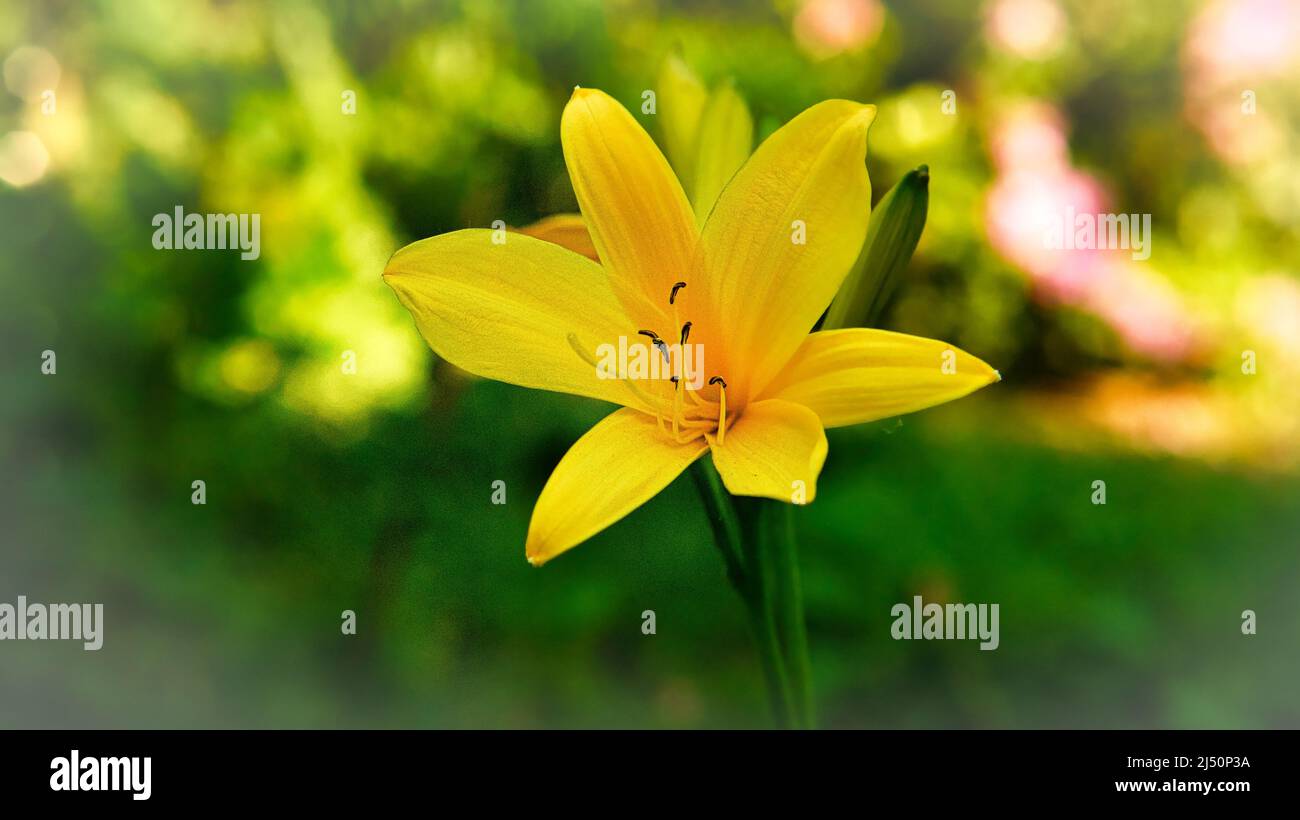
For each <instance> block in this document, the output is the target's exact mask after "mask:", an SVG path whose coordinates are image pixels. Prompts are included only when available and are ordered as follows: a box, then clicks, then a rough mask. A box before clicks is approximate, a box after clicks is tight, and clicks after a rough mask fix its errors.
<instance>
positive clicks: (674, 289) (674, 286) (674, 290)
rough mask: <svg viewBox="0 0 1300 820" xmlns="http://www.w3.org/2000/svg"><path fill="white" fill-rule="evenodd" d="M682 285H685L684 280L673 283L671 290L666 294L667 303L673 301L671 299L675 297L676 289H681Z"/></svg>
mask: <svg viewBox="0 0 1300 820" xmlns="http://www.w3.org/2000/svg"><path fill="white" fill-rule="evenodd" d="M684 287H686V283H685V282H677V283H676V284H674V285H673V292H672V293H670V294H668V304H670V305H671V304H672V303H673V300H674V299H676V298H677V291H679V290H681V289H682V288H684Z"/></svg>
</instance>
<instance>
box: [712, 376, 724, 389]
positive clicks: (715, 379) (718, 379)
mask: <svg viewBox="0 0 1300 820" xmlns="http://www.w3.org/2000/svg"><path fill="white" fill-rule="evenodd" d="M709 384H720V385H722V389H723V390H726V389H727V382H726V380H724V379H723V378H722V377H721V376H714V377H713V378H711V379H709Z"/></svg>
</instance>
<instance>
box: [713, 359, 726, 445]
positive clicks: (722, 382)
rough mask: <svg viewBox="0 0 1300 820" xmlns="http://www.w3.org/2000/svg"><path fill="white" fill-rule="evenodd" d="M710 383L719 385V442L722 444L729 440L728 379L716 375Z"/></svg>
mask: <svg viewBox="0 0 1300 820" xmlns="http://www.w3.org/2000/svg"><path fill="white" fill-rule="evenodd" d="M709 384H716V385H718V444H719V446H721V445H722V444H723V443H725V442H726V440H727V381H726V379H724V378H722V377H721V376H714V377H713V378H711V379H709Z"/></svg>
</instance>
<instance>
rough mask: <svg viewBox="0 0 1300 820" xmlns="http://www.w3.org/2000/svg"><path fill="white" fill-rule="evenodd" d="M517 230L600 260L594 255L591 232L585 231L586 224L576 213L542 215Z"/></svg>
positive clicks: (591, 258) (594, 248)
mask: <svg viewBox="0 0 1300 820" xmlns="http://www.w3.org/2000/svg"><path fill="white" fill-rule="evenodd" d="M518 232H519V233H522V234H526V235H528V236H531V237H534V238H536V239H540V240H542V241H543V242H553V243H555V244H556V245H559V246H560V247H561V248H568V249H569V250H571V251H573V252H574V253H580V254H582V255H583V256H585V257H587V258H588V259H590V260H592V261H593V262H599V261H600V257H599V256H597V255H596V246H595V245H593V244H592V243H591V234H589V233H587V225H586V223H584V222H583V221H582V217H581V216H580V215H578V214H555V215H554V216H548V217H544V218H542V219H539V220H537V221H536V222H534V223H533V224H531V225H525V226H524V227H522V228H519V229H518Z"/></svg>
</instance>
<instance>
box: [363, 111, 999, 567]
mask: <svg viewBox="0 0 1300 820" xmlns="http://www.w3.org/2000/svg"><path fill="white" fill-rule="evenodd" d="M874 116H875V107H874V106H870V105H862V104H859V103H854V102H849V101H845V100H830V101H827V102H823V103H820V104H818V105H815V106H813V107H812V108H809V109H808V110H807V111H804V112H803V113H802V114H800V115H799V116H797V117H795V118H794V119H793V120H791V121H790V122H789V123H788V124H786V125H785V126H783V127H782V128H780V129H778V130H777V131H776V132H775V133H773V134H772V136H770V137H769V138H768V139H767V140H766V141H764V142H763V144H762V145H761V146H759V148H758V149H757V150H756V151H755V152H754V153H753V155H752V156H750V158H749V159H748V160H747V161H746V162H745V164H744V165H743V167H742V168H741V169H740V171H738V172H737V173H736V174H735V175H734V177H732V178H731V180H730V182H728V183H727V185H726V187H725V188H724V189H723V190H722V192H721V193H720V194H719V195H718V197H717V201H716V203H715V204H714V205H713V207H712V210H711V212H710V214H709V215H708V218H707V219H706V220H705V221H704V223H703V225H702V226H700V225H699V224H698V223H697V220H696V215H695V213H694V211H693V209H692V207H691V204H690V201H689V200H688V199H687V197H686V194H685V192H684V191H683V189H682V186H681V184H680V183H679V182H678V180H677V177H676V176H675V175H674V174H673V172H672V170H671V168H670V167H669V165H668V162H667V160H666V159H665V158H664V155H663V154H662V153H661V152H660V151H659V149H658V147H656V145H655V143H654V141H653V140H651V139H650V136H649V135H648V134H646V132H645V131H644V129H642V128H641V126H640V125H639V124H638V123H637V121H636V120H635V119H634V118H633V117H632V115H631V114H629V113H628V112H627V110H626V109H624V108H623V106H622V105H620V104H619V103H618V102H617V101H615V100H614V99H613V98H611V97H609V96H608V95H606V94H605V93H603V92H601V91H597V90H593V89H582V88H579V89H576V90H575V91H574V93H573V96H572V98H571V99H570V100H569V103H568V105H567V106H566V107H565V110H564V115H563V118H562V121H561V141H562V144H563V148H564V155H565V160H566V163H567V165H568V169H569V175H570V177H571V180H572V182H573V188H574V191H575V192H576V194H577V199H578V204H579V207H580V209H581V211H582V217H583V221H584V223H585V225H586V227H587V229H588V231H589V232H590V236H591V240H592V242H593V244H594V245H595V248H596V251H597V253H598V255H599V258H600V260H601V262H602V264H596V263H594V262H592V261H591V260H589V259H586V258H584V257H583V256H581V255H579V254H577V253H574V252H572V251H570V250H567V249H565V248H563V247H561V246H559V245H556V244H552V243H549V242H545V241H541V240H538V239H535V238H533V237H530V236H526V235H520V234H510V235H509V237H508V239H507V240H506V241H505V242H503V243H497V242H494V241H493V232H492V231H490V230H474V229H471V230H460V231H455V232H452V233H448V234H442V235H440V236H435V237H432V238H429V239H424V240H421V241H419V242H416V243H414V244H412V245H408V246H406V247H405V248H402V249H401V250H399V251H398V252H397V253H396V254H395V255H394V256H393V258H392V259H391V260H390V261H389V263H388V266H387V268H386V269H385V270H384V279H385V281H386V282H387V283H388V284H389V286H391V287H392V288H393V290H394V291H395V292H396V294H397V296H398V298H399V299H400V300H401V302H402V304H403V305H405V306H406V308H407V309H408V310H410V311H411V314H412V315H413V316H414V318H415V321H416V324H417V326H418V328H419V330H420V332H421V334H422V335H423V336H424V338H425V340H426V341H427V342H428V343H429V345H430V347H432V348H433V350H434V351H435V352H436V353H437V354H438V355H439V356H441V357H443V358H444V359H446V360H447V361H449V362H451V363H452V364H454V365H456V366H458V367H461V368H463V369H465V370H468V371H470V372H472V373H476V374H478V375H480V376H484V377H487V378H493V379H497V380H500V381H504V382H509V383H511V384H517V385H522V386H524V387H533V388H538V389H543V390H554V391H560V392H564V393H571V394H576V395H581V396H589V397H591V398H597V399H602V400H604V401H609V402H612V403H615V404H619V405H621V408H620V409H618V410H616V411H614V412H613V413H611V414H610V415H609V416H607V417H606V418H605V419H604V420H603V421H601V422H599V423H598V424H597V425H596V426H595V427H593V428H592V429H591V430H590V431H588V432H587V433H586V434H585V435H583V436H582V437H581V438H580V439H579V440H578V441H577V443H575V444H574V445H573V447H572V449H570V450H569V452H568V453H567V454H566V455H565V456H564V457H563V458H562V459H561V460H560V463H559V464H558V465H557V466H556V468H555V471H554V472H553V473H552V475H551V477H550V479H549V480H548V481H547V483H546V486H545V487H544V488H543V490H542V493H541V496H540V497H539V498H538V501H537V505H536V507H535V508H534V510H533V517H532V521H531V523H530V525H529V530H528V537H527V543H526V546H525V553H526V556H527V558H528V560H529V561H530V562H531V563H533V564H541V563H544V562H545V561H547V560H549V559H551V558H554V557H555V556H556V555H559V554H560V553H562V552H564V551H566V550H568V549H570V548H572V547H574V546H576V545H577V544H579V543H581V542H582V541H585V540H586V539H588V538H590V537H591V536H593V535H595V534H596V533H597V532H600V531H601V530H603V529H605V528H606V527H608V526H609V525H610V524H613V523H614V522H615V521H618V520H619V519H620V518H622V517H623V516H625V515H627V514H628V513H629V512H631V511H632V510H633V509H635V508H636V507H638V506H640V505H641V504H643V503H644V502H646V501H648V500H649V499H650V498H651V497H653V496H654V495H656V494H657V493H658V492H659V491H660V490H662V489H663V488H664V487H666V486H667V485H668V484H669V483H670V482H672V480H673V479H674V478H676V477H677V476H678V475H679V474H680V473H681V472H682V471H683V470H685V469H686V468H687V467H688V466H690V465H691V463H692V462H694V461H695V460H696V459H698V458H700V457H701V456H702V455H704V454H705V453H706V452H711V453H712V457H713V462H714V464H715V466H716V468H717V470H718V472H719V474H720V475H721V477H722V480H723V483H724V484H725V486H726V488H727V490H728V491H729V492H731V493H732V494H734V495H745V496H762V497H767V498H773V499H777V500H780V501H785V502H792V501H797V502H803V501H812V500H813V499H814V498H815V496H816V484H817V477H818V475H819V473H820V472H821V468H822V463H823V462H824V461H825V458H826V451H827V445H826V434H825V431H824V428H826V427H837V426H841V425H847V424H857V423H860V422H866V421H872V420H875V419H880V418H884V417H887V416H894V415H898V414H901V413H908V412H911V411H914V410H920V409H922V408H926V407H930V406H933V405H935V404H939V403H941V402H945V401H950V400H952V399H956V398H959V397H961V396H964V395H966V394H967V393H970V392H972V391H973V390H976V389H978V388H980V387H982V386H984V385H986V384H989V383H990V382H993V381H995V380H997V378H998V375H997V372H996V371H994V370H993V369H992V368H990V367H989V366H988V365H986V364H985V363H984V362H982V361H980V360H979V359H977V358H975V357H973V356H970V355H969V354H966V353H963V352H961V351H958V350H955V349H954V348H951V347H950V346H948V345H946V344H944V343H942V342H938V341H935V340H931V339H922V338H918V337H914V336H908V335H904V334H900V333H891V332H887V331H881V330H869V329H860V328H853V329H844V330H835V331H829V332H821V333H813V334H809V330H810V329H811V328H812V327H813V325H814V323H815V322H816V321H817V319H818V317H819V316H821V314H822V312H823V311H824V310H825V309H826V307H827V305H828V304H829V303H830V301H831V298H832V297H833V296H834V295H835V293H836V291H837V290H838V289H839V286H840V281H841V280H842V279H843V277H844V276H845V274H846V272H847V271H848V270H849V268H850V266H851V265H852V264H853V261H854V259H855V258H856V257H857V255H858V252H859V250H860V248H861V247H862V243H863V239H864V236H865V234H866V230H867V220H868V216H869V209H868V208H867V207H866V203H869V202H870V201H871V183H870V180H869V179H868V177H867V171H866V163H865V159H866V150H867V129H868V127H869V126H870V124H871V121H872V119H873V118H874ZM683 283H684V285H683ZM638 334H641V336H643V337H653V338H654V339H655V340H656V341H652V342H639V341H638V342H636V343H635V344H636V345H639V346H640V347H642V348H643V349H644V350H647V351H649V352H650V353H651V354H653V352H654V348H657V347H659V346H660V345H661V344H662V341H661V340H662V339H664V338H665V337H666V338H667V339H670V340H673V341H675V340H677V339H682V340H686V339H687V338H688V337H689V342H690V343H698V344H699V345H701V346H702V349H703V351H704V355H705V358H704V368H705V370H706V371H707V372H706V373H704V374H698V373H697V374H693V375H695V376H707V377H708V381H707V383H706V384H700V386H699V387H698V388H696V387H693V386H692V379H690V378H681V379H678V380H675V381H670V380H668V379H633V378H604V377H603V376H604V375H605V374H602V373H598V368H597V367H596V366H595V365H596V360H597V358H598V357H599V356H600V355H601V354H600V350H601V345H613V344H616V343H618V342H619V340H620V339H622V340H627V339H634V340H635V339H638ZM700 381H702V380H701V379H696V380H695V383H697V384H699V382H700Z"/></svg>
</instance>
